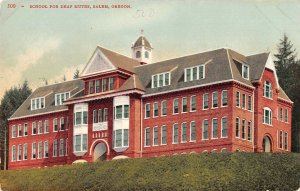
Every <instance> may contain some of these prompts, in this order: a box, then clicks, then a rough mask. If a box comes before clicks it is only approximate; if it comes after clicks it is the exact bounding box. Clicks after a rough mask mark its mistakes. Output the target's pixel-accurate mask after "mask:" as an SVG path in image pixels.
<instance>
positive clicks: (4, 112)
mask: <svg viewBox="0 0 300 191" xmlns="http://www.w3.org/2000/svg"><path fill="white" fill-rule="evenodd" d="M31 93H32V91H31V89H30V88H29V86H28V82H27V81H24V83H23V85H22V86H19V87H12V88H11V89H9V90H8V91H6V92H5V94H4V96H3V98H2V100H1V104H0V145H1V147H0V154H1V169H7V160H8V129H9V128H8V119H9V118H10V117H11V116H12V115H13V113H14V112H15V111H16V110H17V109H18V108H19V106H20V105H21V104H22V103H23V102H24V101H25V100H26V99H27V97H28V96H29V95H30V94H31Z"/></svg>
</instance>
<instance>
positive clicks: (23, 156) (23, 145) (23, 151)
mask: <svg viewBox="0 0 300 191" xmlns="http://www.w3.org/2000/svg"><path fill="white" fill-rule="evenodd" d="M25 145H26V147H27V153H26V154H27V159H25ZM23 160H28V144H27V143H24V145H23Z"/></svg>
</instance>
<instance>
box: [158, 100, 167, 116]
mask: <svg viewBox="0 0 300 191" xmlns="http://www.w3.org/2000/svg"><path fill="white" fill-rule="evenodd" d="M164 102H165V103H166V115H163V103H164ZM160 109H161V110H160V112H161V113H160V114H161V115H160V116H162V117H164V116H167V114H168V112H167V100H162V101H161V108H160Z"/></svg>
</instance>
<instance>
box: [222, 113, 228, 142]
mask: <svg viewBox="0 0 300 191" xmlns="http://www.w3.org/2000/svg"><path fill="white" fill-rule="evenodd" d="M221 125H222V127H221V129H222V135H221V136H222V138H225V137H227V129H228V128H227V117H223V118H222V124H221Z"/></svg>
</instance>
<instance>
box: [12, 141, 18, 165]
mask: <svg viewBox="0 0 300 191" xmlns="http://www.w3.org/2000/svg"><path fill="white" fill-rule="evenodd" d="M11 158H12V161H16V160H17V151H16V145H13V146H12V157H11Z"/></svg>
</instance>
